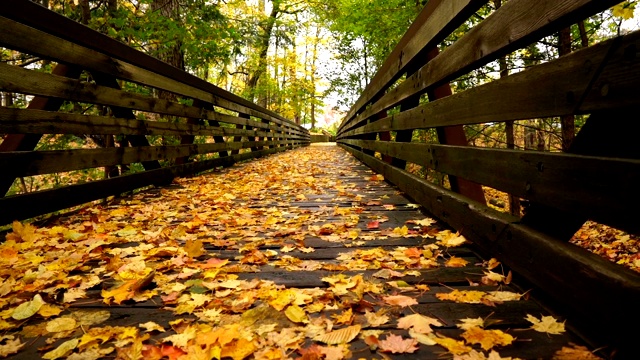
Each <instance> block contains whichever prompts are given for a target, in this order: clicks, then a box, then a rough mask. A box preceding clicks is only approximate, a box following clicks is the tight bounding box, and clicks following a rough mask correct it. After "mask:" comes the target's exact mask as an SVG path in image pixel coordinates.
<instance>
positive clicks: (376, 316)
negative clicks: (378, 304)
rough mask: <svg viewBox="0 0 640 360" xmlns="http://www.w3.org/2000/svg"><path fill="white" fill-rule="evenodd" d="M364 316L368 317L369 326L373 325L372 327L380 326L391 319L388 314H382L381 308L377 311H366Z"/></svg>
mask: <svg viewBox="0 0 640 360" xmlns="http://www.w3.org/2000/svg"><path fill="white" fill-rule="evenodd" d="M364 317H365V319H367V322H368V323H369V326H372V327H378V326H380V325H383V324H386V323H388V322H389V320H390V319H389V317H388V316H387V315H384V314H382V313H381V312H380V310H378V311H377V312H375V313H373V312H371V311H367V312H365V313H364Z"/></svg>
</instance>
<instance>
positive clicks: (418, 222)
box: [407, 206, 436, 226]
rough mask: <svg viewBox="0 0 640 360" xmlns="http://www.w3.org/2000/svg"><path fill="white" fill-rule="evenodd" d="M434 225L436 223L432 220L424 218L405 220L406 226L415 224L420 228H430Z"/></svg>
mask: <svg viewBox="0 0 640 360" xmlns="http://www.w3.org/2000/svg"><path fill="white" fill-rule="evenodd" d="M418 207H419V206H418ZM435 223H436V221H435V220H433V219H432V218H424V219H422V220H407V224H416V225H420V226H431V225H433V224H435Z"/></svg>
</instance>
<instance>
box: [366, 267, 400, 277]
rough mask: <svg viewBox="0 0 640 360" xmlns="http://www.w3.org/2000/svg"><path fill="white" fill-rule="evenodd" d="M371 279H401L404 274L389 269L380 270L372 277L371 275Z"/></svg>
mask: <svg viewBox="0 0 640 360" xmlns="http://www.w3.org/2000/svg"><path fill="white" fill-rule="evenodd" d="M371 276H373V277H377V278H381V279H391V278H394V277H397V278H398V277H403V276H404V274H403V273H401V272H398V271H394V270H391V269H381V270H379V271H376V272H375V273H373V275H371Z"/></svg>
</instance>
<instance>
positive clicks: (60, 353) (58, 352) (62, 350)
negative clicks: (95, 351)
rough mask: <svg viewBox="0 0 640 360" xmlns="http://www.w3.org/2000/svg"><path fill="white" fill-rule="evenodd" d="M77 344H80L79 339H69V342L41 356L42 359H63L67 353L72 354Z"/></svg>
mask: <svg viewBox="0 0 640 360" xmlns="http://www.w3.org/2000/svg"><path fill="white" fill-rule="evenodd" d="M79 342H80V339H71V340H68V341H65V342H63V343H62V344H60V346H58V347H57V348H55V349H53V350H51V351H49V352H48V353H46V354H44V355H42V358H43V359H47V360H53V359H58V358H62V357H65V356H67V355H69V353H70V352H72V351H73V349H75V348H76V347H77V346H78V343H79Z"/></svg>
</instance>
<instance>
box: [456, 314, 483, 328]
mask: <svg viewBox="0 0 640 360" xmlns="http://www.w3.org/2000/svg"><path fill="white" fill-rule="evenodd" d="M459 321H461V322H462V324H456V326H457V327H459V328H460V329H462V330H469V329H470V328H472V327H484V319H483V318H480V317H479V318H475V319H469V318H466V319H460V320H459Z"/></svg>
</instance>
